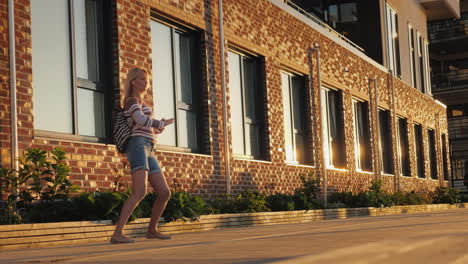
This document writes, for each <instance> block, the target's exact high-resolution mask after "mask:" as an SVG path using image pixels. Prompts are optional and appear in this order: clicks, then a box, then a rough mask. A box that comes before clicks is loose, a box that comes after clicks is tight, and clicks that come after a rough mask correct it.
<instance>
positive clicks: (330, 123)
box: [321, 88, 346, 168]
mask: <svg viewBox="0 0 468 264" xmlns="http://www.w3.org/2000/svg"><path fill="white" fill-rule="evenodd" d="M321 97H322V99H321V107H322V110H321V112H322V129H323V135H324V147H325V159H326V163H327V166H331V167H335V168H345V167H346V149H345V145H344V126H343V115H342V112H343V108H342V107H343V106H342V103H341V101H342V100H341V94H340V93H339V92H338V91H335V90H330V89H326V88H323V89H322V91H321Z"/></svg>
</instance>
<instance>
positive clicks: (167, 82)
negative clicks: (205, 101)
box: [151, 21, 202, 152]
mask: <svg viewBox="0 0 468 264" xmlns="http://www.w3.org/2000/svg"><path fill="white" fill-rule="evenodd" d="M151 39H152V50H153V89H154V93H153V94H154V96H153V99H154V108H155V109H154V113H155V114H154V115H155V118H157V119H160V118H163V117H165V118H169V117H174V118H175V120H176V122H175V123H174V126H169V127H167V128H166V129H165V131H164V133H162V134H160V135H159V136H158V144H160V145H166V146H171V147H178V148H182V149H187V150H189V151H193V152H200V151H201V148H200V145H201V144H200V142H201V140H202V137H200V134H201V133H200V132H199V130H200V126H201V125H200V121H199V119H200V107H199V104H198V103H199V96H198V95H199V94H200V79H199V77H198V76H200V73H199V67H197V66H198V61H199V53H198V49H199V47H198V46H197V43H198V41H197V39H198V33H197V32H196V31H193V30H189V29H186V28H184V27H183V26H179V25H176V24H172V23H171V22H168V21H165V23H160V22H158V21H151Z"/></svg>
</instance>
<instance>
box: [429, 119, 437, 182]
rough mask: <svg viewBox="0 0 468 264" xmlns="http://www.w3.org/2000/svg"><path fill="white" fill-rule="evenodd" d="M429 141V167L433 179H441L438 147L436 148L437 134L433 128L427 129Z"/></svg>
mask: <svg viewBox="0 0 468 264" xmlns="http://www.w3.org/2000/svg"><path fill="white" fill-rule="evenodd" d="M427 142H428V145H429V155H428V158H429V167H430V171H431V172H430V176H431V179H433V180H438V179H439V166H438V164H437V148H436V135H435V130H434V129H432V128H428V129H427Z"/></svg>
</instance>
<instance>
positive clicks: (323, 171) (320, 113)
mask: <svg viewBox="0 0 468 264" xmlns="http://www.w3.org/2000/svg"><path fill="white" fill-rule="evenodd" d="M310 50H312V51H313V52H315V60H316V61H317V83H318V94H319V102H320V104H319V107H318V114H317V116H319V117H320V118H321V117H322V103H323V102H322V96H321V94H322V93H321V92H322V90H321V89H322V80H321V75H320V47H319V46H318V44H317V43H316V44H315V48H310ZM311 66H312V65H311ZM312 94H313V88H312ZM315 120H317V119H315ZM321 132H322V133H321V135H322V152H321V155H320V156H321V159H322V176H323V203H324V206H325V208H326V207H327V203H328V199H327V189H328V185H327V168H326V164H325V152H324V151H323V142H324V141H323V138H324V137H325V135H324V134H323V129H321ZM316 156H318V155H316Z"/></svg>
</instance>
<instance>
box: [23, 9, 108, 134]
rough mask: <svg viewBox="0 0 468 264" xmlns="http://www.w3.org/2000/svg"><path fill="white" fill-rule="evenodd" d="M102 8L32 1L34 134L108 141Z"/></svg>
mask: <svg viewBox="0 0 468 264" xmlns="http://www.w3.org/2000/svg"><path fill="white" fill-rule="evenodd" d="M102 5H103V2H101V1H96V0H75V1H63V0H47V1H43V0H32V1H31V21H32V22H31V34H32V71H33V89H34V93H33V102H34V110H35V111H34V127H35V129H37V130H43V131H51V132H59V133H65V134H72V135H75V136H78V135H80V136H91V137H96V138H104V137H105V136H106V129H105V127H106V125H105V124H106V118H105V117H106V116H107V114H108V113H107V114H106V111H105V110H106V107H105V106H104V104H105V94H106V92H105V89H104V87H105V85H104V82H103V80H104V72H103V70H102V68H101V65H103V63H102V58H103V55H104V54H103V52H102V50H103V49H102V47H103V45H104V44H103V25H102V23H103V11H102V10H103V6H102ZM70 14H72V15H71V16H70ZM51 43H53V45H51Z"/></svg>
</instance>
